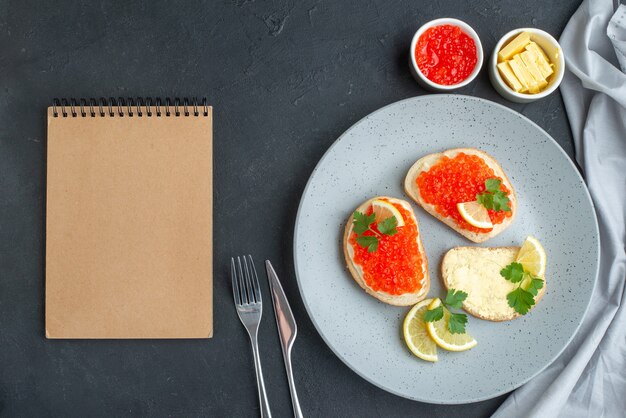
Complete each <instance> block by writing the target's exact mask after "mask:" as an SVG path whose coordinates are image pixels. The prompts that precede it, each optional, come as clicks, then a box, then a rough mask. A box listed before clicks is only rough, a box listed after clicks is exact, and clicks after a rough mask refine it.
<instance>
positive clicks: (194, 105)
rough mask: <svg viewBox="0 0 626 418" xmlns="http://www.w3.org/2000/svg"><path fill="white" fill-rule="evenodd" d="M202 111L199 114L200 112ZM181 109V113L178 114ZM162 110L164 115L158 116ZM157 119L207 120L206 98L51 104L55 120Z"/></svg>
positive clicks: (55, 100)
mask: <svg viewBox="0 0 626 418" xmlns="http://www.w3.org/2000/svg"><path fill="white" fill-rule="evenodd" d="M200 108H202V112H200ZM181 109H182V112H181ZM162 110H164V112H162ZM107 113H108V115H109V116H110V117H113V116H116V115H117V116H118V117H129V118H132V117H139V118H141V117H152V116H153V115H156V116H157V117H161V116H163V115H165V116H168V117H169V116H192V115H193V116H200V114H201V113H202V116H208V115H209V105H208V103H207V99H206V97H204V98H202V99H201V100H198V98H196V97H194V98H192V99H189V98H187V97H184V98H183V99H182V101H181V99H179V98H178V97H176V98H174V99H173V100H172V99H171V98H169V97H167V98H165V104H163V101H162V100H161V98H158V97H157V98H156V99H153V98H152V97H146V98H142V97H137V98H132V97H128V98H124V97H118V98H117V99H116V98H114V97H109V98H108V99H106V98H104V97H101V98H99V99H95V98H90V99H78V100H77V99H54V100H53V101H52V115H53V116H54V117H55V118H57V117H59V115H61V116H62V117H64V118H66V117H68V116H71V117H73V118H76V117H79V116H80V117H83V118H86V117H87V116H89V117H92V118H95V117H96V116H97V115H99V116H100V117H104V116H106V115H107Z"/></svg>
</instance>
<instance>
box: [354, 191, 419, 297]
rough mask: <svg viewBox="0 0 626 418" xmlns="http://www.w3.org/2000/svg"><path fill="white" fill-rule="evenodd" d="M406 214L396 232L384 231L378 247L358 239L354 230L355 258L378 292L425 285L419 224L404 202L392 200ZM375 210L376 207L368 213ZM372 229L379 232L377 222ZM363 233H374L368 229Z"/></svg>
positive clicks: (405, 290)
mask: <svg viewBox="0 0 626 418" xmlns="http://www.w3.org/2000/svg"><path fill="white" fill-rule="evenodd" d="M392 204H393V205H394V206H395V207H396V209H398V210H399V211H400V213H401V214H402V217H403V218H404V226H399V227H398V228H397V229H398V233H397V234H395V235H392V236H389V235H381V236H380V237H379V242H378V249H377V250H376V251H374V252H371V253H370V252H368V251H367V248H363V247H361V246H360V245H359V244H357V242H356V238H357V235H356V234H355V233H354V232H352V234H350V245H351V246H352V249H353V250H354V256H353V261H354V263H355V264H357V265H359V266H360V267H361V268H362V269H363V281H364V282H365V283H366V284H367V285H368V286H369V287H371V288H372V289H373V290H375V291H377V292H384V293H388V294H390V295H401V294H403V293H415V292H417V291H418V290H419V289H421V288H422V284H421V282H422V279H423V278H424V272H423V271H422V256H421V254H420V251H419V247H418V245H417V235H418V234H417V224H416V223H415V219H413V216H411V213H410V212H409V211H408V210H406V209H405V208H404V207H403V206H402V205H399V204H396V203H392ZM371 213H372V207H371V206H370V207H369V208H368V209H367V212H366V215H370V214H371ZM372 229H374V230H376V232H378V229H377V228H376V226H375V225H372ZM363 235H374V234H373V233H372V232H370V231H366V232H365V233H364V234H363Z"/></svg>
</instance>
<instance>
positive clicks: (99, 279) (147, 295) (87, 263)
mask: <svg viewBox="0 0 626 418" xmlns="http://www.w3.org/2000/svg"><path fill="white" fill-rule="evenodd" d="M107 110H108V109H107ZM146 110H147V109H144V113H143V115H142V116H139V115H138V114H137V113H135V114H134V115H133V116H132V117H131V116H129V115H128V113H126V114H125V115H124V116H120V115H119V114H118V113H117V111H116V112H115V113H114V114H113V116H111V115H110V114H109V112H108V111H107V112H105V113H104V114H103V115H101V114H100V113H99V112H96V113H95V114H89V113H87V114H86V115H83V116H81V113H77V114H76V116H73V115H72V114H71V113H69V111H68V114H67V116H66V117H63V115H62V114H61V113H60V112H59V114H58V116H57V117H55V116H54V111H53V109H52V108H49V109H48V160H47V196H46V198H47V206H46V305H45V310H46V336H47V337H48V338H209V337H211V336H212V334H213V312H212V253H213V243H212V169H213V167H212V109H211V108H210V107H209V108H207V112H206V113H204V112H200V113H199V114H198V116H195V115H194V114H193V113H191V114H190V115H188V116H185V115H184V114H183V113H181V114H180V115H179V116H176V115H175V114H174V112H172V114H171V115H170V116H166V115H165V113H163V114H162V115H161V116H160V117H157V116H156V114H155V113H153V115H152V117H148V116H147V114H146Z"/></svg>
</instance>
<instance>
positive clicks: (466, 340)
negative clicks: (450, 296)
mask: <svg viewBox="0 0 626 418" xmlns="http://www.w3.org/2000/svg"><path fill="white" fill-rule="evenodd" d="M439 306H441V300H440V299H439V298H437V299H434V300H433V301H432V302H431V303H430V304H429V305H428V308H427V309H429V310H431V309H435V308H438V307H439ZM449 318H450V312H448V310H447V309H444V310H443V318H441V319H440V320H439V321H434V322H427V323H426V330H427V331H428V334H429V335H430V338H432V339H433V341H434V342H435V343H436V344H437V345H438V346H439V347H441V348H443V349H445V350H448V351H466V350H469V349H470V348H472V347H474V346H476V344H478V342H477V341H476V340H475V339H474V338H472V337H471V336H470V335H469V334H467V333H465V334H452V333H451V332H450V331H449V330H448V319H449Z"/></svg>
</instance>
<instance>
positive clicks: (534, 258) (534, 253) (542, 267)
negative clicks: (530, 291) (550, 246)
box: [516, 235, 547, 277]
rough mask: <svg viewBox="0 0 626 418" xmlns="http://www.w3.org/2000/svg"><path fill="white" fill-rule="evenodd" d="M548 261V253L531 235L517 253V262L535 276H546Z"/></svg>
mask: <svg viewBox="0 0 626 418" xmlns="http://www.w3.org/2000/svg"><path fill="white" fill-rule="evenodd" d="M546 259H547V256H546V251H545V250H544V249H543V247H542V246H541V243H540V242H539V240H538V239H537V238H535V237H533V236H532V235H529V236H528V238H526V241H524V244H523V245H522V248H520V250H519V252H518V253H517V259H516V261H517V262H518V263H520V264H521V265H522V267H524V270H526V271H527V272H529V273H530V274H532V275H533V276H537V277H544V275H545V274H546Z"/></svg>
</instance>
